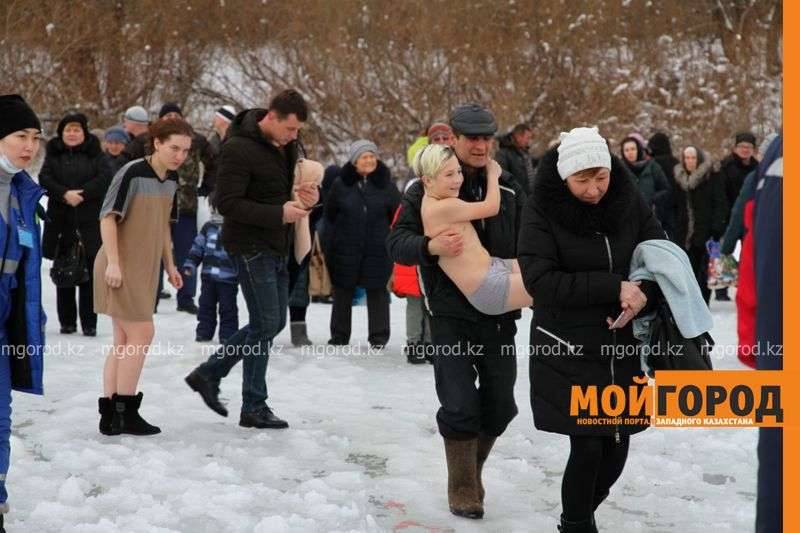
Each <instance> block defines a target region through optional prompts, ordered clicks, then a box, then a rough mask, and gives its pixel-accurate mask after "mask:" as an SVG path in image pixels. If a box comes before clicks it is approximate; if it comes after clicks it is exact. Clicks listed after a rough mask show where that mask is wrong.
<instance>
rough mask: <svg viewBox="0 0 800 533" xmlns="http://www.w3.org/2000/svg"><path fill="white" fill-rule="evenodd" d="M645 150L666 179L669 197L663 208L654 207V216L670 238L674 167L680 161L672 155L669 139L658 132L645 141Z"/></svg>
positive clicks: (673, 203)
mask: <svg viewBox="0 0 800 533" xmlns="http://www.w3.org/2000/svg"><path fill="white" fill-rule="evenodd" d="M647 149H648V150H649V151H650V155H651V157H652V158H653V161H655V162H656V163H658V166H660V167H661V170H662V172H664V176H666V177H667V183H669V190H670V192H671V193H670V197H669V199H668V201H667V202H666V203H665V204H664V205H663V206H656V209H657V211H656V215H657V216H658V220H659V221H660V222H661V226H662V227H663V228H664V231H666V232H667V235H669V236H670V237H672V236H673V234H674V218H675V194H676V190H675V165H677V164H678V163H680V161H678V158H676V157H675V156H674V155H672V144H671V143H670V142H669V137H668V136H667V134H666V133H663V132H660V131H659V132H656V133H654V134H653V136H652V137H650V140H648V141H647Z"/></svg>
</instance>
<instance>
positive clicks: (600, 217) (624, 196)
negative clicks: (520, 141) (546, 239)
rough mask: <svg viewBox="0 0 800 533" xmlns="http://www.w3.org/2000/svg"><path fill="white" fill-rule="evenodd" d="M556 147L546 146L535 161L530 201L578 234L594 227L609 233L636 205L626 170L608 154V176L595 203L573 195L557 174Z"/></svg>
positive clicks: (633, 189)
mask: <svg viewBox="0 0 800 533" xmlns="http://www.w3.org/2000/svg"><path fill="white" fill-rule="evenodd" d="M557 164H558V147H557V146H556V147H553V148H551V149H550V150H548V151H547V152H546V153H545V155H544V156H543V157H542V159H541V160H540V161H539V166H538V167H537V169H536V176H535V178H534V182H533V193H532V197H533V201H534V202H535V204H536V206H537V207H539V208H540V209H541V210H542V211H543V212H544V213H545V215H546V216H547V217H548V218H550V219H552V220H554V221H555V222H557V223H558V224H559V225H561V226H563V227H565V228H567V229H569V230H570V231H572V232H574V233H576V234H579V235H590V234H593V233H596V232H598V231H600V232H603V233H609V234H613V233H615V232H616V230H617V229H619V227H620V226H621V224H622V223H623V222H624V221H625V217H626V215H627V213H628V211H630V210H631V208H633V207H634V206H636V205H637V198H636V194H637V190H636V186H635V185H634V184H633V181H632V177H631V175H630V171H629V170H628V169H627V168H625V165H624V163H622V161H620V159H619V158H618V157H616V156H614V155H612V156H611V180H610V183H609V186H608V190H607V191H606V194H605V196H603V199H602V200H600V203H598V204H597V205H591V204H587V203H585V202H582V201H580V200H579V199H577V198H575V196H573V195H572V193H571V192H570V191H569V188H568V187H567V184H566V182H565V181H564V180H562V179H561V176H560V175H559V174H558V167H557Z"/></svg>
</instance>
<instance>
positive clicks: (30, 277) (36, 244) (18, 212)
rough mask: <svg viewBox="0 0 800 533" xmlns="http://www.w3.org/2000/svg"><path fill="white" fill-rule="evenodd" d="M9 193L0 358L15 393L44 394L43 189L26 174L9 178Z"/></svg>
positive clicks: (0, 226) (0, 284)
mask: <svg viewBox="0 0 800 533" xmlns="http://www.w3.org/2000/svg"><path fill="white" fill-rule="evenodd" d="M10 189H11V198H10V202H9V206H10V208H9V216H8V222H6V221H5V220H3V217H2V216H0V252H2V256H1V257H2V259H1V260H0V264H2V267H0V272H1V273H0V339H2V340H1V341H0V342H2V346H0V349H2V354H0V356H2V357H9V358H10V365H11V387H12V388H13V389H14V390H17V391H20V392H29V393H33V394H43V392H44V391H43V389H42V371H43V366H44V361H43V359H44V358H43V351H44V324H45V321H46V317H45V314H44V308H43V307H42V279H41V268H42V251H41V239H40V233H39V224H38V223H37V221H36V209H37V206H38V205H39V199H40V198H41V197H42V194H44V190H43V189H42V188H41V187H39V186H38V185H37V184H36V183H34V181H33V180H32V179H31V177H30V176H29V175H28V173H27V172H25V171H22V172H18V173H17V174H15V175H14V177H13V178H12V179H11V187H10ZM20 228H22V230H23V234H26V235H29V236H30V239H31V243H30V244H31V247H25V246H22V244H21V243H20V239H19V236H20V231H19V230H20ZM26 230H27V231H26ZM12 270H15V272H14V273H13V274H12V273H11V272H12Z"/></svg>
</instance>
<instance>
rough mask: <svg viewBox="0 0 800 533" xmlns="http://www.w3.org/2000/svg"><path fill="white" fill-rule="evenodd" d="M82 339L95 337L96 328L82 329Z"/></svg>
mask: <svg viewBox="0 0 800 533" xmlns="http://www.w3.org/2000/svg"><path fill="white" fill-rule="evenodd" d="M83 336H84V337H97V328H83Z"/></svg>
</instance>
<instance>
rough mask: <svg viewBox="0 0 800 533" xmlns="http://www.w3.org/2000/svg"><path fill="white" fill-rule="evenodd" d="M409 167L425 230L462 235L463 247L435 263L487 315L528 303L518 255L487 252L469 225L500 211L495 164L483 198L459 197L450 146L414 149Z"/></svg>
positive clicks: (488, 171) (457, 171) (428, 233)
mask: <svg viewBox="0 0 800 533" xmlns="http://www.w3.org/2000/svg"><path fill="white" fill-rule="evenodd" d="M414 173H415V174H416V175H417V176H419V177H420V179H421V180H422V183H423V185H424V186H425V196H423V198H422V208H421V215H422V225H423V227H424V229H425V235H426V236H428V237H430V238H433V237H435V236H437V235H438V234H440V233H441V232H443V231H445V230H454V231H456V232H458V233H460V234H461V235H462V238H463V242H464V250H463V252H461V254H459V255H457V256H455V257H447V256H441V257H439V267H441V269H442V270H443V271H444V273H445V274H447V277H449V278H450V279H451V280H452V281H453V283H455V284H456V287H458V288H459V290H460V291H461V292H462V294H464V296H466V297H467V300H468V301H469V303H471V304H472V306H473V307H475V309H477V310H478V311H480V312H481V313H484V314H487V315H500V314H503V313H507V312H509V311H513V310H515V309H521V308H523V307H529V306H531V305H533V298H531V296H530V295H529V294H528V293H527V292H526V291H525V287H524V285H523V284H522V274H521V273H520V270H519V263H518V262H517V260H516V259H500V258H497V257H491V256H490V255H489V252H487V251H486V249H485V248H484V247H483V245H482V244H481V241H480V239H479V238H478V234H477V232H476V231H475V228H474V227H473V226H472V221H473V220H479V219H482V218H489V217H493V216H495V215H497V213H498V212H499V211H500V184H499V179H500V174H501V173H502V170H501V168H500V165H498V164H497V162H496V161H494V160H490V161H489V164H488V165H487V167H486V174H487V190H486V199H485V200H483V201H482V202H465V201H463V200H460V199H459V198H458V191H459V189H460V188H461V184H462V182H463V181H464V177H463V176H462V174H461V165H460V164H459V162H458V158H456V155H455V152H454V151H453V149H452V148H450V147H449V146H444V145H437V144H431V145H428V146H426V147H425V148H424V149H422V150H420V151H419V152H417V156H416V157H415V159H414ZM509 238H511V237H509Z"/></svg>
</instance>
